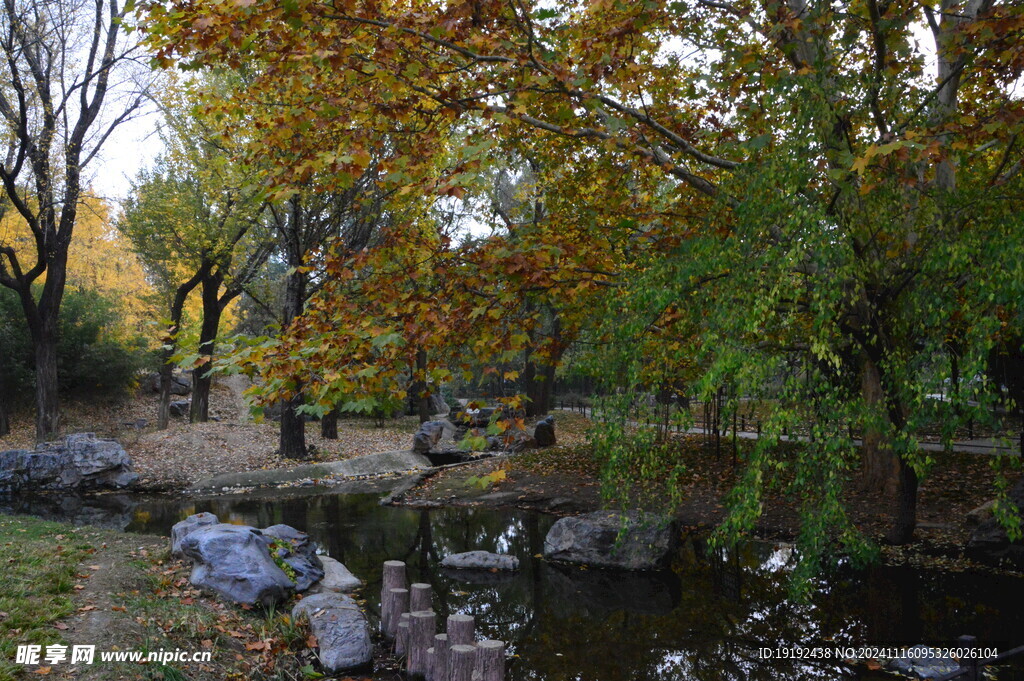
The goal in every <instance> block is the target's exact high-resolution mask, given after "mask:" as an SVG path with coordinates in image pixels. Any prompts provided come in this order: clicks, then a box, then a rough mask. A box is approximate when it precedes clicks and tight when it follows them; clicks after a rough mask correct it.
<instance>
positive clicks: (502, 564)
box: [441, 551, 519, 570]
mask: <svg viewBox="0 0 1024 681" xmlns="http://www.w3.org/2000/svg"><path fill="white" fill-rule="evenodd" d="M441 566H442V567H446V568H452V569H457V570H518V569H519V559H518V558H516V557H515V556H509V555H507V554H503V553H489V552H487V551H467V552H465V553H453V554H451V555H450V556H445V557H444V560H442V561H441Z"/></svg>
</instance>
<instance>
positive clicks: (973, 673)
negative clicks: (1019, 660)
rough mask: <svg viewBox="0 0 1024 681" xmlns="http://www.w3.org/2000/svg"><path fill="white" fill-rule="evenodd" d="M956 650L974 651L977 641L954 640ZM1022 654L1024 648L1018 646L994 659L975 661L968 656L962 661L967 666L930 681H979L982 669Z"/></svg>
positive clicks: (972, 639) (969, 638) (973, 639)
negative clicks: (962, 680) (959, 680)
mask: <svg viewBox="0 0 1024 681" xmlns="http://www.w3.org/2000/svg"><path fill="white" fill-rule="evenodd" d="M956 642H957V647H958V648H964V649H971V650H974V649H976V648H977V647H978V639H977V638H975V637H974V636H961V637H960V638H958V639H957V640H956ZM1022 653H1024V646H1018V647H1016V648H1012V649H1010V650H1007V651H1006V652H1004V653H1000V654H998V655H996V656H995V657H990V658H987V659H984V660H981V659H977V658H975V657H972V656H968V657H967V659H966V660H964V661H965V662H966V663H967V664H962V663H961V665H960V668H959V669H955V670H953V671H951V672H949V673H948V674H945V675H943V676H939V677H937V678H934V679H932V681H953V679H964V680H965V681H981V680H982V671H981V670H982V669H983V668H984V667H991V666H992V665H996V664H1001V663H1003V662H1006V661H1007V660H1009V659H1012V658H1014V657H1017V656H1019V655H1021V654H1022Z"/></svg>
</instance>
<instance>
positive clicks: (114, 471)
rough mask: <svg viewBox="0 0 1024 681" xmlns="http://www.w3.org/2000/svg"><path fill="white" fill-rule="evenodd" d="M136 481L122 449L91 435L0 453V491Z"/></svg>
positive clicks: (82, 487)
mask: <svg viewBox="0 0 1024 681" xmlns="http://www.w3.org/2000/svg"><path fill="white" fill-rule="evenodd" d="M138 478H139V476H138V475H136V474H135V473H133V472H132V462H131V459H129V458H128V454H127V453H126V452H125V451H124V447H122V446H121V445H120V444H119V443H117V442H116V441H115V440H102V439H98V438H97V437H96V436H95V435H93V434H92V433H75V434H73V435H68V436H67V437H66V438H64V440H63V441H62V442H47V443H45V444H41V445H39V446H38V447H36V449H35V451H28V450H24V449H13V450H8V451H6V452H0V492H16V491H18V490H19V489H32V490H67V489H78V490H82V491H88V490H97V489H123V488H125V487H130V486H131V485H133V484H135V482H136V480H138Z"/></svg>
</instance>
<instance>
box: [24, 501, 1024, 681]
mask: <svg viewBox="0 0 1024 681" xmlns="http://www.w3.org/2000/svg"><path fill="white" fill-rule="evenodd" d="M351 491H359V492H362V493H358V494H355V493H353V494H323V493H318V491H317V490H315V489H313V490H308V489H306V490H304V489H297V490H292V491H290V492H289V493H287V494H284V493H282V492H280V491H270V492H260V493H250V494H246V495H237V496H222V497H214V498H208V499H189V500H175V499H166V498H164V499H140V498H138V497H134V498H133V497H125V498H123V499H117V498H115V495H109V496H108V497H106V498H104V499H103V502H102V504H99V502H96V501H88V502H85V501H76V502H72V501H66V500H65V501H61V500H59V499H58V500H57V501H52V500H51V501H50V502H48V503H49V505H48V506H45V507H43V506H39V507H38V508H39V509H40V510H41V511H45V512H47V513H51V517H53V516H52V514H53V513H58V512H60V511H61V509H62V508H63V509H64V510H68V509H70V510H71V511H74V510H75V509H78V510H79V511H81V510H82V509H87V510H86V511H85V513H86V515H87V516H88V517H93V518H95V517H98V516H97V511H96V510H95V508H98V507H99V506H103V507H104V508H107V509H108V510H109V512H110V515H109V517H108V519H109V521H110V522H109V523H108V526H109V525H113V526H119V527H122V528H124V529H127V530H129V531H138V532H149V533H162V534H167V533H169V530H170V527H171V525H173V524H174V523H175V522H177V521H178V520H179V519H181V518H184V517H185V516H187V515H189V514H191V513H197V512H200V511H209V512H212V513H215V514H217V515H218V516H219V517H220V518H221V519H222V520H224V521H225V522H233V523H244V524H249V525H255V526H258V527H266V526H269V525H273V524H277V523H286V524H289V525H292V526H294V527H297V528H299V529H302V530H305V531H306V532H309V533H310V534H311V535H312V536H313V537H314V538H315V539H316V540H317V541H318V542H320V544H321V545H322V546H323V548H324V550H325V551H326V552H327V553H328V554H330V555H331V556H333V557H334V558H337V559H338V560H340V561H342V562H343V563H345V565H346V566H348V567H349V569H351V570H352V571H353V572H354V573H355V574H356V575H357V576H359V577H360V578H361V579H363V580H364V581H366V582H367V584H366V587H365V589H364V594H365V595H366V597H367V607H368V608H369V614H370V616H371V618H376V617H377V616H378V613H377V610H376V609H377V607H378V604H377V602H376V597H377V594H379V593H380V569H381V563H382V562H383V561H384V560H387V559H400V560H404V561H406V563H408V565H409V567H410V572H411V576H412V578H413V579H415V580H417V581H423V582H428V583H430V584H431V585H433V587H434V592H435V594H436V600H435V609H436V610H437V611H438V612H439V614H440V616H441V617H442V618H443V617H446V616H447V615H449V614H451V613H456V612H462V613H470V614H473V615H475V616H476V618H477V622H478V629H479V633H480V634H481V635H483V636H487V637H493V638H499V639H502V640H505V641H508V642H509V648H510V652H512V653H513V654H514V655H515V657H513V658H511V660H510V665H509V678H510V679H512V680H513V681H526V680H533V679H536V680H538V681H540V680H544V681H568V680H581V681H639V680H641V679H643V680H652V681H669V680H672V681H675V680H681V679H687V680H691V679H692V680H695V681H726V680H735V681H740V680H742V681H760V680H768V679H772V680H775V679H794V680H796V679H830V680H831V679H840V678H865V679H866V678H881V677H871V676H868V675H866V673H864V672H859V671H851V670H850V669H848V668H847V667H846V666H845V665H843V664H842V663H840V662H837V661H835V660H801V661H793V660H773V661H770V662H766V661H764V660H762V659H761V658H760V654H759V649H760V648H764V647H766V648H789V647H796V646H815V645H819V646H820V645H827V646H833V645H844V646H845V645H850V646H861V645H867V644H876V645H886V644H888V645H892V644H897V643H907V644H914V643H919V642H929V643H943V644H948V643H950V642H952V641H953V640H954V639H955V638H956V636H958V635H960V634H963V633H971V634H974V635H976V636H978V638H979V642H981V643H982V644H983V645H992V644H993V643H995V644H997V645H998V647H999V648H1000V649H1002V650H1005V649H1007V648H1009V647H1012V645H1017V644H1019V643H1021V642H1024V630H1022V627H1021V615H1020V613H1022V612H1024V589H1022V588H1021V587H1022V586H1024V582H1022V581H1021V580H1020V579H1014V578H1011V577H996V576H992V575H980V574H978V575H972V574H949V573H942V572H937V571H929V570H909V569H895V568H875V569H872V570H868V571H864V572H854V571H845V572H840V573H837V574H835V575H831V576H830V577H828V578H827V579H822V580H821V582H820V584H819V585H818V587H819V588H818V594H817V596H816V598H815V599H814V600H813V601H812V602H811V603H809V604H796V603H793V602H791V601H789V600H788V599H787V598H786V591H785V581H784V574H785V571H786V570H787V566H788V565H789V564H790V562H791V558H792V556H791V549H790V548H789V547H786V546H778V545H768V544H751V545H749V546H747V547H744V548H743V550H739V551H720V552H718V553H715V554H709V552H708V551H707V548H706V546H705V545H704V544H703V543H702V542H700V541H689V542H686V543H684V545H683V546H682V548H681V549H680V551H679V554H678V556H677V558H676V560H675V561H674V565H673V569H672V570H671V571H664V572H660V573H617V572H608V571H603V570H584V569H580V568H576V567H569V566H563V565H554V564H550V563H547V562H545V561H543V560H541V559H540V558H538V557H537V556H538V555H539V554H540V553H541V552H542V549H543V539H544V536H545V534H546V532H547V530H548V529H549V528H550V526H551V524H552V522H553V519H552V518H550V517H548V516H543V515H539V514H534V513H527V512H521V511H495V510H489V509H482V508H459V509H437V510H432V511H425V510H411V509H402V508H389V507H382V506H380V504H379V503H378V499H379V497H380V494H381V491H382V490H375V491H373V490H368V489H367V488H365V487H360V488H354V489H353V490H351ZM368 491H373V493H367V492H368ZM122 496H123V495H122ZM12 508H13V509H14V510H20V511H21V512H25V511H27V510H31V505H29V504H27V503H22V504H21V506H18V507H12V506H11V505H10V504H9V505H8V509H9V510H10V509H12ZM474 549H483V550H489V551H500V552H505V553H511V554H514V555H516V556H517V557H519V559H520V565H521V569H520V570H519V571H518V572H517V573H515V574H513V575H506V574H500V573H498V574H495V573H484V574H482V575H479V574H478V575H469V576H467V575H465V574H460V573H459V572H458V571H451V570H446V569H442V568H441V567H440V565H439V564H440V560H441V559H442V558H443V557H444V556H446V555H447V554H449V553H455V552H460V551H468V550H474ZM1000 678H1001V679H1002V681H1014V680H1016V681H1021V680H1024V674H1020V673H1019V672H1018V671H1014V670H1005V671H1003V672H1001V674H1000Z"/></svg>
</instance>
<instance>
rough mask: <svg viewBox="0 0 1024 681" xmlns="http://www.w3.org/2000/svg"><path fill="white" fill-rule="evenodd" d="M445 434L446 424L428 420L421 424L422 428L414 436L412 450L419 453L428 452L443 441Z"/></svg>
mask: <svg viewBox="0 0 1024 681" xmlns="http://www.w3.org/2000/svg"><path fill="white" fill-rule="evenodd" d="M442 435H444V424H443V423H441V422H440V421H427V422H426V423H422V424H420V429H419V430H418V431H416V434H415V435H413V438H412V451H414V452H416V453H417V454H426V453H427V452H429V451H430V450H431V449H433V448H434V445H436V444H437V443H438V442H440V441H441V436H442Z"/></svg>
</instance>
